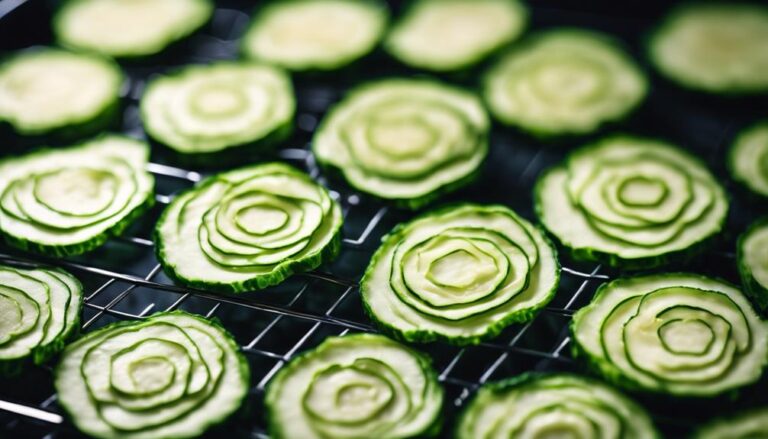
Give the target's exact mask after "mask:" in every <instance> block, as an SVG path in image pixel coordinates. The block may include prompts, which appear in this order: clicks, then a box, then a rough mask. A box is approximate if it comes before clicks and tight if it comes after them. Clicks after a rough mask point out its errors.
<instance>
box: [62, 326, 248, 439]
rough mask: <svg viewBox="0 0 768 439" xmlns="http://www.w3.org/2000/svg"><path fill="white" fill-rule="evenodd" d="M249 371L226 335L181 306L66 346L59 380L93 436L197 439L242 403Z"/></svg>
mask: <svg viewBox="0 0 768 439" xmlns="http://www.w3.org/2000/svg"><path fill="white" fill-rule="evenodd" d="M249 375H250V373H249V369H248V363H247V362H246V360H245V357H244V356H243V355H242V354H241V353H240V351H239V348H238V346H237V343H236V342H235V340H234V339H233V338H232V336H231V335H230V334H229V333H228V332H226V331H225V330H224V329H223V328H222V327H221V326H219V325H217V324H215V323H213V322H210V321H208V320H206V319H204V318H202V317H198V316H194V315H192V314H187V313H184V312H180V311H176V312H166V313H157V314H154V315H152V316H150V317H149V318H147V319H144V320H141V321H129V322H119V323H115V324H112V325H109V326H106V327H104V328H101V329H99V330H97V331H94V332H91V333H89V334H87V335H86V336H84V337H83V338H81V339H79V340H78V341H76V342H74V343H72V344H71V345H69V346H67V348H66V349H65V350H64V353H63V354H62V357H61V360H60V362H59V364H58V366H57V367H56V371H55V378H54V384H55V386H56V390H57V392H58V401H59V404H60V405H61V406H62V407H63V408H64V410H65V411H66V413H67V414H68V415H69V417H70V418H71V420H72V422H73V423H74V424H75V426H76V427H77V428H78V429H79V430H80V431H82V432H84V433H86V434H88V435H90V436H94V437H98V438H114V437H120V438H126V439H137V438H158V437H175V438H191V437H197V436H199V435H201V434H203V432H205V431H206V430H207V429H208V428H209V427H211V426H213V425H215V424H218V423H220V422H222V421H224V420H225V419H226V418H228V417H229V416H230V415H231V414H232V413H234V412H235V411H236V410H237V409H238V408H239V407H240V405H241V403H242V401H243V399H244V398H245V396H246V394H247V393H248V387H249V385H250V383H249V380H250V377H249Z"/></svg>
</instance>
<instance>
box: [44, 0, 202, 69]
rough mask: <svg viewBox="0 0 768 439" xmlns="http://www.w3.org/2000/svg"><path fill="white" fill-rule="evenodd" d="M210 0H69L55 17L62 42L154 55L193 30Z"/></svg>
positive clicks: (94, 49)
mask: <svg viewBox="0 0 768 439" xmlns="http://www.w3.org/2000/svg"><path fill="white" fill-rule="evenodd" d="M212 14H213V2H212V1H210V0H67V1H65V2H63V4H62V6H61V8H60V9H59V10H58V11H57V12H56V15H55V16H54V17H53V31H54V33H55V35H56V39H57V40H58V42H59V44H61V45H63V46H66V47H70V48H72V49H75V50H84V51H89V52H96V53H101V54H103V55H107V56H112V57H115V58H136V57H143V56H148V55H154V54H156V53H159V52H161V51H162V50H163V49H165V48H166V47H167V46H168V45H169V44H172V43H174V42H176V41H178V40H181V39H182V38H184V37H186V36H188V35H190V34H191V33H193V32H195V31H196V30H197V29H199V28H200V27H202V26H203V25H204V24H205V23H206V22H208V20H209V19H210V18H211V15H212Z"/></svg>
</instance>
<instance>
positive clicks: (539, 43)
mask: <svg viewBox="0 0 768 439" xmlns="http://www.w3.org/2000/svg"><path fill="white" fill-rule="evenodd" d="M483 89H484V91H483V93H484V96H485V100H486V102H488V105H489V107H490V109H491V112H492V113H493V115H494V116H495V117H496V118H497V119H499V120H500V121H501V122H503V123H505V124H507V125H514V126H516V127H519V128H520V129H522V130H524V131H526V132H528V133H530V134H533V135H535V136H540V137H551V136H562V135H582V134H588V133H591V132H593V131H595V130H597V129H598V128H599V127H600V126H601V125H602V124H604V123H607V122H613V121H619V120H620V119H622V118H624V117H625V116H626V115H627V114H628V113H629V112H630V111H631V110H633V109H634V108H635V107H637V106H638V105H639V104H640V102H642V100H643V99H644V98H645V95H646V93H647V89H648V84H647V80H646V78H645V75H644V74H643V72H642V71H641V70H640V69H639V68H638V67H637V65H636V64H635V63H634V61H632V59H631V58H630V57H629V56H628V55H627V54H626V53H624V51H623V49H622V48H621V47H620V46H619V45H618V43H616V42H615V41H613V40H611V38H610V37H609V36H607V35H603V34H599V33H596V32H592V31H587V30H582V29H558V30H553V31H549V32H546V33H543V34H540V35H539V36H537V37H534V38H533V39H531V40H530V41H529V42H528V43H527V44H525V45H523V46H522V47H520V48H517V49H513V50H512V51H511V52H509V53H508V54H507V55H505V56H503V57H502V58H501V59H500V60H499V61H498V62H497V63H496V64H495V65H494V66H493V67H491V69H490V70H489V71H488V72H487V73H486V75H485V80H484V87H483Z"/></svg>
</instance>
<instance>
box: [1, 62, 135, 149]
mask: <svg viewBox="0 0 768 439" xmlns="http://www.w3.org/2000/svg"><path fill="white" fill-rule="evenodd" d="M122 84H123V74H122V72H121V71H120V68H119V67H118V66H117V64H115V63H114V62H112V61H110V60H108V59H102V58H99V57H96V56H93V55H86V54H76V53H71V52H67V51H64V50H60V49H52V48H39V49H31V50H24V51H21V52H17V53H16V54H14V55H12V56H10V57H9V58H8V59H7V60H5V62H3V63H2V64H0V122H6V123H8V124H10V125H11V127H12V128H13V129H14V130H15V132H17V133H18V134H21V135H25V136H30V135H58V136H61V137H65V138H74V137H80V136H84V135H87V134H93V133H95V132H98V131H100V130H101V129H103V128H104V127H106V126H107V125H108V124H109V123H111V122H112V119H113V116H114V115H115V114H116V112H117V110H118V104H119V100H120V88H121V87H122Z"/></svg>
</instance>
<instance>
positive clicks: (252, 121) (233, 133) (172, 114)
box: [141, 61, 296, 164]
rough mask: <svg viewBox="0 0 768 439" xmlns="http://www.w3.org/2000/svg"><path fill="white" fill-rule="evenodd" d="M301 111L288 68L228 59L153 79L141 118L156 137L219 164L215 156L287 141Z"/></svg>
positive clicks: (240, 157)
mask: <svg viewBox="0 0 768 439" xmlns="http://www.w3.org/2000/svg"><path fill="white" fill-rule="evenodd" d="M295 107H296V99H295V98H294V95H293V87H292V86H291V81H290V78H288V76H287V75H286V74H285V72H283V71H282V70H280V69H277V68H275V67H272V66H268V65H262V64H254V63H234V62H228V61H222V62H218V63H215V64H211V65H193V66H187V67H183V68H181V69H180V70H179V71H177V72H175V73H172V74H168V75H165V76H161V77H159V78H156V79H154V80H152V81H150V83H149V85H148V86H147V89H146V91H145V92H144V96H143V97H142V99H141V118H142V120H143V122H144V126H145V129H146V130H147V133H148V134H149V135H150V136H151V137H152V138H153V139H155V140H157V141H158V142H160V143H162V144H164V145H166V146H168V147H170V148H172V149H173V150H175V151H176V152H178V153H180V154H182V155H183V156H186V157H188V158H190V159H194V158H195V156H197V157H198V158H201V161H207V163H205V164H217V163H219V161H218V160H217V159H214V158H212V157H214V154H215V153H219V152H222V151H224V150H227V149H231V148H234V147H238V146H248V147H250V148H251V149H253V150H262V149H264V148H266V147H269V146H272V145H274V144H275V143H277V142H280V141H282V140H284V139H285V138H286V137H287V136H288V135H290V133H291V131H292V129H293V116H294V112H295ZM221 156H222V155H221V154H219V156H218V157H221ZM237 158H238V159H242V156H240V155H238V156H237ZM205 159H210V160H205Z"/></svg>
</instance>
